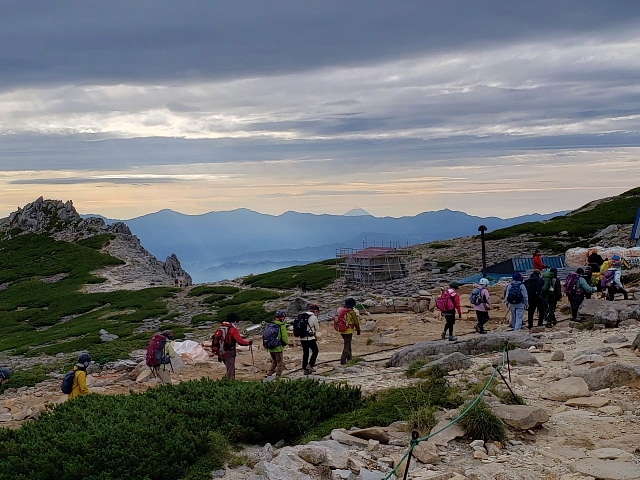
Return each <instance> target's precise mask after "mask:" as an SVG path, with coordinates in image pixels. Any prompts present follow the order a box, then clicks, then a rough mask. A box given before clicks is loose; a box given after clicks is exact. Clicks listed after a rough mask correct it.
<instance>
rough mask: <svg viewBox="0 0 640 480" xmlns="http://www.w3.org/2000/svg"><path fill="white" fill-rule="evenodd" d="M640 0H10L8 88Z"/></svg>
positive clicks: (119, 77) (140, 75)
mask: <svg viewBox="0 0 640 480" xmlns="http://www.w3.org/2000/svg"><path fill="white" fill-rule="evenodd" d="M639 16H640V2H635V1H622V0H618V1H615V0H613V1H607V2H603V1H600V0H598V1H596V0H571V1H557V0H554V1H549V0H540V1H536V2H527V3H524V2H517V3H514V2H510V1H496V0H493V1H489V2H478V1H476V0H466V1H461V0H458V1H455V0H453V1H451V0H450V1H447V2H443V1H439V0H437V1H436V0H432V1H418V0H415V1H408V0H403V1H396V2H389V1H386V0H385V1H382V0H377V1H368V0H367V1H365V0H350V1H344V0H339V1H317V2H299V1H297V0H288V1H282V0H270V1H264V2H260V1H247V0H234V1H231V2H214V1H209V0H200V1H189V2H175V1H168V0H160V1H158V0H137V1H134V2H131V1H122V0H117V1H108V2H86V1H77V0H76V1H66V2H50V1H44V0H40V1H32V2H24V1H4V2H2V12H1V15H0V71H1V72H2V75H0V85H3V86H4V88H12V87H15V86H25V85H44V84H65V83H76V84H77V83H80V84H82V83H89V84H91V83H99V84H109V83H119V82H134V83H135V82H143V83H144V82H157V81H159V82H163V83H172V82H175V83H180V82H182V81H184V80H185V79H189V80H193V79H198V78H202V79H211V78H238V77H245V76H253V75H256V74H259V75H262V74H273V73H283V72H292V71H300V70H306V69H313V68H317V67H322V66H329V65H334V66H335V65H347V64H348V65H355V64H360V65H364V64H370V63H372V62H377V61H380V60H383V59H395V58H407V57H412V56H414V55H424V54H434V53H438V52H446V51H451V50H453V49H456V48H459V47H460V46H464V47H465V48H468V47H470V46H473V47H483V46H488V45H492V44H495V43H502V44H508V43H511V42H516V41H520V40H526V39H529V38H533V37H536V38H545V39H550V38H553V37H554V36H558V37H560V36H569V35H574V34H582V33H584V34H589V35H593V34H597V33H598V32H599V31H605V30H609V31H612V32H615V31H616V30H618V29H624V28H627V27H628V26H629V25H633V24H634V23H637V21H638V18H639Z"/></svg>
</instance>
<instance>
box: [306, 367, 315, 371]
mask: <svg viewBox="0 0 640 480" xmlns="http://www.w3.org/2000/svg"><path fill="white" fill-rule="evenodd" d="M307 370H309V371H310V372H315V371H316V367H307Z"/></svg>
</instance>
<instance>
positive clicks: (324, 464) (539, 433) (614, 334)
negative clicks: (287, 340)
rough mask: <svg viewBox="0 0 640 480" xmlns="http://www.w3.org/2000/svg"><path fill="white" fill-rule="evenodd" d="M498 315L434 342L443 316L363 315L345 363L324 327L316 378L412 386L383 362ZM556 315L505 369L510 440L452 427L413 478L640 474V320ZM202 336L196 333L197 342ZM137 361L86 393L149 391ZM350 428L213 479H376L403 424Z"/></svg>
mask: <svg viewBox="0 0 640 480" xmlns="http://www.w3.org/2000/svg"><path fill="white" fill-rule="evenodd" d="M501 313H502V312H501V311H496V312H495V314H494V315H493V317H494V320H492V322H491V323H490V330H491V332H490V333H489V334H488V335H484V336H481V335H478V334H476V333H475V332H473V324H474V322H473V321H472V320H462V321H458V322H457V325H456V327H457V332H456V333H457V334H458V337H459V340H458V341H457V342H448V341H442V340H439V335H440V330H441V328H442V322H441V321H440V320H439V318H437V316H436V315H435V314H433V313H431V312H424V313H422V314H416V313H413V312H412V313H396V314H371V315H368V316H367V315H364V316H363V317H362V319H363V333H362V335H360V336H356V337H354V339H355V340H354V355H356V356H361V357H362V361H360V362H357V363H356V364H354V365H351V366H340V365H338V361H337V360H338V358H339V355H340V349H341V341H340V339H339V338H337V334H336V333H335V332H334V331H333V330H332V328H331V326H330V325H329V324H328V323H327V322H323V323H322V325H321V333H320V336H319V347H320V357H319V364H318V372H317V374H315V375H312V376H313V377H315V378H317V379H319V380H321V381H339V382H345V383H348V384H350V385H354V386H359V387H361V388H362V390H363V392H364V393H365V394H371V393H372V392H375V391H378V390H384V389H387V388H390V387H395V386H406V385H411V384H412V383H414V382H416V381H417V380H416V379H411V378H407V376H406V375H405V373H404V371H405V370H406V368H407V366H408V365H407V364H406V363H405V364H400V365H398V366H395V367H389V363H390V361H391V358H392V357H393V356H394V355H396V357H398V358H401V356H402V354H403V352H408V351H410V350H411V348H416V347H419V346H421V345H422V346H430V345H431V346H433V345H436V346H438V348H439V349H440V350H443V351H446V350H451V351H454V352H456V351H465V349H467V348H469V345H471V344H476V343H478V342H479V341H480V340H482V341H488V340H489V339H491V338H493V337H496V336H499V335H501V336H503V337H504V336H505V335H506V336H512V337H513V336H514V335H515V334H514V333H509V332H506V329H507V325H505V324H504V323H502V322H496V320H495V319H499V318H500V317H501ZM560 318H561V321H560V323H559V324H558V326H556V327H555V328H553V329H541V330H542V331H535V332H531V333H524V334H523V335H525V336H526V337H527V338H528V340H527V342H529V343H525V344H523V346H525V347H526V346H527V345H529V344H530V343H531V344H532V345H531V346H530V347H528V348H525V349H520V350H515V351H513V352H512V356H511V359H512V362H513V361H514V360H515V365H513V366H511V368H510V373H511V382H510V385H511V387H512V388H513V389H514V391H515V392H516V393H517V394H518V395H520V396H522V397H523V398H524V399H525V401H526V404H527V407H526V408H528V409H529V410H531V411H528V412H526V414H520V413H513V412H510V410H511V409H512V408H514V407H513V406H505V407H504V408H506V409H507V410H508V411H509V412H508V413H504V412H503V415H504V416H505V421H507V423H509V424H510V425H512V427H511V429H510V431H509V438H510V442H509V444H508V445H495V444H490V445H484V444H482V445H481V441H477V439H470V438H464V437H462V436H461V435H463V434H464V432H463V431H462V430H461V429H459V428H451V429H448V430H447V431H445V432H447V434H446V435H444V437H445V438H444V439H443V440H442V439H441V440H440V441H439V443H433V444H432V443H429V444H428V446H425V447H421V448H420V449H417V451H416V452H414V459H413V460H412V463H411V468H410V472H409V474H408V478H413V479H416V480H418V479H427V478H430V479H452V478H453V479H456V480H462V479H464V478H469V479H480V480H484V479H507V478H510V479H534V478H536V479H540V478H543V479H562V480H573V479H575V480H580V479H584V480H586V479H588V478H603V479H612V480H614V479H616V480H617V479H620V480H626V479H629V480H630V479H637V478H640V451H639V450H638V449H639V447H640V390H639V389H638V387H640V368H638V365H639V363H640V362H639V357H638V356H636V354H637V350H633V349H632V348H631V345H632V341H633V340H634V339H635V338H636V336H637V335H638V334H639V333H640V322H638V321H637V320H634V321H633V322H628V324H627V325H625V326H622V327H620V328H617V329H596V330H592V331H581V330H578V329H577V328H575V327H576V326H577V325H576V324H572V323H570V322H569V321H568V319H567V318H566V317H565V316H562V315H561V317H560ZM534 330H535V329H534ZM472 332H473V333H472ZM208 333H209V332H202V338H203V339H204V338H206V336H207V335H208ZM516 336H517V335H516ZM501 338H502V337H501ZM258 343H259V342H256V344H258ZM405 345H410V346H413V345H416V347H404V346H405ZM253 353H254V355H253V357H254V361H255V362H252V357H251V353H250V352H249V351H242V352H240V353H239V355H238V361H237V364H238V378H239V379H246V380H260V379H263V378H264V376H265V372H266V370H267V368H268V360H267V353H266V352H265V351H264V350H263V349H262V347H261V346H259V345H256V347H255V348H254V352H253ZM458 355H462V354H460V353H458ZM142 356H143V352H142V351H139V352H134V353H133V354H132V360H131V361H123V362H119V363H118V364H116V365H113V368H112V369H110V370H102V371H99V372H95V373H94V374H93V375H91V377H90V388H91V389H92V391H93V392H95V393H99V394H119V393H122V394H126V393H128V392H129V391H131V390H133V391H144V390H146V389H147V388H150V387H153V386H154V385H156V384H157V381H156V380H155V379H153V378H151V379H147V380H145V381H142V378H145V377H148V376H145V375H142V376H141V375H140V373H141V372H143V370H144V369H145V368H146V367H144V365H143V364H144V362H142ZM442 356H444V354H443V353H442V354H440V355H438V356H436V360H437V357H442ZM300 358H301V348H300V347H299V346H293V347H292V348H290V349H288V351H287V353H286V362H287V368H288V370H287V372H286V374H285V375H286V376H287V377H288V378H301V377H303V375H302V372H301V371H300V370H299V365H300ZM499 358H500V355H499V354H498V353H495V352H493V353H489V352H487V353H483V354H478V355H469V356H468V357H467V360H466V361H467V362H468V363H462V364H460V365H458V364H456V366H457V367H458V368H456V369H455V370H451V371H450V372H449V379H450V382H451V383H452V384H453V385H455V386H460V387H463V386H464V385H466V384H468V383H469V382H483V381H485V382H486V380H487V379H488V378H489V375H490V374H491V372H492V371H493V369H492V367H491V365H492V364H494V363H496V362H497V361H498V360H499ZM445 361H446V359H445ZM254 363H255V365H254ZM612 365H613V366H615V365H628V366H632V367H634V368H635V372H636V373H635V375H636V376H635V377H634V378H630V377H629V374H628V372H623V371H619V370H616V369H611V370H610V371H606V372H604V373H601V374H600V377H597V378H596V379H590V378H589V377H588V376H586V377H585V380H582V376H581V375H588V374H589V373H593V372H599V370H601V369H606V368H611V366H612ZM223 373H224V369H223V366H222V365H221V364H219V363H218V362H216V361H213V360H210V361H204V362H199V363H196V364H195V365H185V366H183V367H182V368H179V369H177V371H176V372H175V374H174V375H173V381H174V382H181V381H185V380H190V379H194V378H200V377H203V376H206V377H210V378H221V377H222V375H223ZM504 373H505V376H507V372H506V370H505V372H504ZM136 379H138V381H136ZM574 379H579V380H582V383H579V380H574ZM563 382H565V383H563ZM576 382H578V384H577V386H576ZM59 383H60V379H55V380H51V381H47V382H43V383H41V384H39V385H37V386H36V387H32V388H27V387H23V388H20V389H17V390H14V391H11V390H8V391H6V392H5V393H4V394H3V395H2V396H1V397H0V422H1V423H0V425H2V426H7V427H10V428H16V427H18V426H19V425H20V424H22V423H23V422H24V421H29V419H30V418H34V417H37V416H38V413H39V412H41V411H44V410H46V408H47V407H46V405H47V404H57V403H60V402H63V401H65V397H66V395H63V394H62V393H61V392H60V391H59ZM588 384H591V385H592V386H594V388H590V387H589V385H588ZM606 385H610V386H606ZM485 400H486V401H487V402H488V403H490V404H491V403H492V402H496V408H499V406H498V403H497V402H498V399H497V398H496V397H494V396H493V395H492V394H490V393H487V394H486V396H485ZM457 413H458V412H456V411H444V412H441V413H440V418H441V421H442V422H444V423H443V424H446V423H448V422H449V421H451V419H453V418H455V416H456V415H457ZM349 427H350V426H348V425H345V428H346V429H347V430H346V431H343V432H340V431H334V433H333V434H332V435H331V437H332V439H327V440H323V441H321V442H314V443H313V444H309V445H306V446H303V445H299V446H282V447H280V446H279V447H280V448H275V447H273V446H270V445H267V446H265V447H247V448H246V450H245V451H244V452H243V453H245V454H246V455H248V458H249V459H250V461H249V462H248V463H249V465H245V466H241V467H237V468H233V469H227V470H226V471H220V472H217V475H218V476H221V477H222V478H227V479H231V480H235V479H237V480H241V479H242V480H245V479H252V480H262V479H285V478H286V479H316V478H318V479H320V478H344V479H382V478H385V476H386V475H388V472H390V471H391V469H392V468H393V467H394V465H395V464H396V462H398V461H399V459H400V458H402V456H403V455H404V454H405V453H406V452H407V449H408V445H409V441H410V434H409V433H408V432H407V431H405V430H406V425H403V424H402V422H400V423H397V424H394V425H391V426H386V425H381V426H380V427H379V428H378V429H373V430H371V429H369V430H370V431H369V432H365V433H359V432H355V434H354V432H348V428H349ZM449 430H450V431H449ZM356 435H358V436H356ZM448 437H451V438H448ZM354 438H355V440H354ZM363 438H364V440H363ZM473 440H476V441H475V442H473ZM472 442H473V445H472Z"/></svg>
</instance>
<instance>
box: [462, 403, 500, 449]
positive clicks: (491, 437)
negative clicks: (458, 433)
mask: <svg viewBox="0 0 640 480" xmlns="http://www.w3.org/2000/svg"><path fill="white" fill-rule="evenodd" d="M460 425H461V426H462V428H464V429H465V431H466V432H467V436H468V437H469V438H473V439H474V440H484V441H485V442H491V441H498V442H503V443H505V442H506V441H507V427H505V425H504V423H503V422H502V420H500V418H499V417H498V416H497V415H496V414H495V413H494V412H493V410H491V407H489V406H488V405H487V404H486V403H484V401H483V400H479V401H478V403H476V404H475V405H474V406H473V407H471V410H469V412H467V414H466V415H465V416H464V417H462V418H461V419H460Z"/></svg>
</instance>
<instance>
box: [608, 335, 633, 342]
mask: <svg viewBox="0 0 640 480" xmlns="http://www.w3.org/2000/svg"><path fill="white" fill-rule="evenodd" d="M628 341H629V339H628V338H627V337H625V336H624V335H623V334H621V333H616V334H615V335H611V336H610V337H607V338H605V339H604V343H625V342H628Z"/></svg>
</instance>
